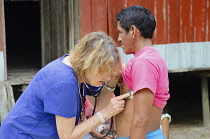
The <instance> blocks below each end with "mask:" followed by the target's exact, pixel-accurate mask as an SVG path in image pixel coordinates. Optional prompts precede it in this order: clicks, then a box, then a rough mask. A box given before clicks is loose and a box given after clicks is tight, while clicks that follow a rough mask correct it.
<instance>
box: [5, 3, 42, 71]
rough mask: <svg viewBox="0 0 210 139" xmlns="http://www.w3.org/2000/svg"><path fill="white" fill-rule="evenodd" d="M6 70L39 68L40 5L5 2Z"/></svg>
mask: <svg viewBox="0 0 210 139" xmlns="http://www.w3.org/2000/svg"><path fill="white" fill-rule="evenodd" d="M4 10H5V26H6V29H5V30H6V54H7V69H8V72H10V71H11V70H12V71H13V72H14V70H22V69H24V71H26V70H27V69H29V70H30V69H40V68H41V31H40V30H41V29H40V28H41V27H40V3H39V2H38V1H35V2H34V1H33V2H32V1H15V2H10V1H5V2H4Z"/></svg>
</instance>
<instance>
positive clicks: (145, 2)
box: [135, 0, 154, 14]
mask: <svg viewBox="0 0 210 139" xmlns="http://www.w3.org/2000/svg"><path fill="white" fill-rule="evenodd" d="M135 4H136V5H139V6H143V7H145V8H147V9H148V10H150V12H151V13H152V14H154V1H153V0H136V1H135Z"/></svg>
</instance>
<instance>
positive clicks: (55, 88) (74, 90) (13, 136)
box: [0, 56, 81, 139]
mask: <svg viewBox="0 0 210 139" xmlns="http://www.w3.org/2000/svg"><path fill="white" fill-rule="evenodd" d="M64 57H65V56H63V57H61V58H59V59H57V60H55V61H52V62H51V63H49V64H48V65H46V66H45V67H43V68H42V69H41V70H40V71H39V72H38V73H37V74H36V75H35V77H34V78H33V80H32V81H31V82H30V84H29V85H28V87H27V88H26V89H25V91H24V92H23V94H22V95H21V96H20V98H19V99H18V101H17V102H16V104H15V105H14V107H13V108H12V110H11V111H10V112H9V114H8V116H7V117H6V118H5V119H4V121H3V123H2V126H1V127H0V138H1V139H26V138H27V139H31V138H35V139H58V138H59V137H58V133H57V128H56V121H55V115H59V116H62V117H66V118H72V117H75V116H76V119H77V120H76V123H75V124H77V122H78V119H79V115H80V110H81V108H80V98H79V89H78V81H77V79H76V76H75V74H74V71H73V69H72V68H71V67H70V66H68V65H66V64H64V63H63V62H62V59H63V58H64Z"/></svg>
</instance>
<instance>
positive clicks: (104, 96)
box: [90, 74, 121, 110]
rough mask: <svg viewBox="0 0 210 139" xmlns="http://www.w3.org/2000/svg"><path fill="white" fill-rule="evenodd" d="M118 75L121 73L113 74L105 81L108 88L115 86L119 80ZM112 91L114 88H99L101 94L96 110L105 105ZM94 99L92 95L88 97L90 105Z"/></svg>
mask: <svg viewBox="0 0 210 139" xmlns="http://www.w3.org/2000/svg"><path fill="white" fill-rule="evenodd" d="M120 76H121V75H119V74H113V75H112V78H111V80H109V81H107V82H106V86H108V87H110V88H115V87H116V85H117V83H118V81H119V78H120ZM113 92H114V90H110V89H108V88H107V87H105V86H104V87H103V89H102V90H101V94H100V96H99V97H98V101H97V110H101V109H103V108H104V107H105V106H106V105H107V103H109V100H110V99H111V97H112V94H113ZM94 99H95V98H93V97H91V99H90V102H91V104H92V105H94V103H93V102H94V101H95V100H94Z"/></svg>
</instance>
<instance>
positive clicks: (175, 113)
mask: <svg viewBox="0 0 210 139" xmlns="http://www.w3.org/2000/svg"><path fill="white" fill-rule="evenodd" d="M169 81H170V91H169V92H170V94H171V97H170V99H169V101H168V104H167V108H168V110H169V112H170V114H171V116H172V119H173V120H172V124H177V123H183V124H186V123H190V124H202V120H203V112H202V92H201V78H200V77H199V76H195V75H192V74H189V73H171V74H169Z"/></svg>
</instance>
